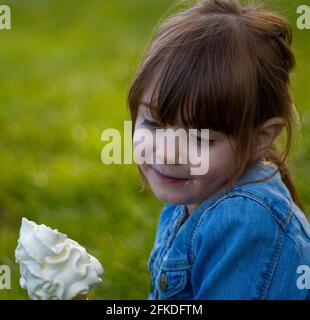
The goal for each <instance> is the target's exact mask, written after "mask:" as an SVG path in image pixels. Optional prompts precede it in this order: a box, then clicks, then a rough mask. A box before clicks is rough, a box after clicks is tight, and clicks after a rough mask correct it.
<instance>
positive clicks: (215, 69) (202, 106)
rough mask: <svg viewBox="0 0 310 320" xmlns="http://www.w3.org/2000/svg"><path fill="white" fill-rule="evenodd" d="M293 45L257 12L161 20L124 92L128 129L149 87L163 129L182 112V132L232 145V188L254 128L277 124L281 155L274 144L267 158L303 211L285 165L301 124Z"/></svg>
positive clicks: (218, 6)
mask: <svg viewBox="0 0 310 320" xmlns="http://www.w3.org/2000/svg"><path fill="white" fill-rule="evenodd" d="M291 42H292V30H291V27H290V25H289V24H288V22H287V21H286V20H285V19H284V18H283V17H281V16H279V15H278V14H275V13H272V12H271V11H269V10H266V9H264V8H262V6H261V5H258V4H248V5H247V6H241V5H240V4H239V2H238V1H233V0H226V1H225V0H201V1H198V3H197V4H196V5H195V6H192V7H190V8H188V9H187V10H185V11H182V12H179V13H177V14H175V15H173V16H171V17H169V18H168V19H167V20H165V21H164V23H162V24H161V25H160V26H159V28H158V30H157V31H156V33H155V34H154V35H153V37H152V42H151V45H150V47H149V48H148V50H147V52H146V54H145V57H144V59H143V61H142V63H141V65H140V67H139V69H138V71H137V73H136V75H135V77H134V79H133V82H132V84H131V87H130V89H129V94H128V105H129V109H130V113H131V118H132V121H133V127H134V123H135V120H136V118H137V112H138V108H139V105H140V104H141V98H142V95H143V94H144V93H145V91H146V89H147V88H148V86H149V85H151V83H152V84H153V86H154V90H153V94H152V97H151V106H154V108H151V112H152V114H153V116H154V118H155V119H157V120H158V121H159V122H160V123H161V124H173V123H174V121H175V120H176V116H177V114H178V112H180V115H181V119H182V122H183V123H184V126H185V127H193V128H197V129H203V128H209V129H212V130H215V131H220V132H223V133H225V134H226V135H227V136H231V137H233V138H234V139H235V140H236V141H237V146H238V147H237V148H238V150H236V158H237V161H236V162H237V165H236V170H235V175H234V176H233V177H232V179H231V181H230V182H229V183H230V184H231V183H232V182H233V181H236V179H237V178H238V177H240V176H241V175H242V174H243V173H244V172H245V171H246V170H247V169H248V168H249V167H250V166H251V165H252V164H253V159H254V158H253V157H254V146H255V139H256V135H255V134H256V129H257V128H259V126H260V125H262V124H263V123H264V122H265V121H266V120H267V119H270V118H272V117H282V118H283V119H284V121H285V128H286V132H287V134H286V146H285V150H284V152H283V153H280V152H278V151H277V149H276V146H275V145H274V144H273V145H272V146H271V148H270V149H269V150H267V152H266V154H265V156H264V158H265V159H267V160H269V161H272V162H273V163H275V164H276V165H277V167H278V170H279V172H280V173H281V177H282V180H283V181H284V183H285V184H286V186H287V187H288V189H289V191H290V193H291V195H292V198H293V200H294V201H295V202H296V203H297V204H298V205H299V206H300V207H302V204H301V202H300V200H299V198H298V195H297V192H296V190H295V187H294V185H293V183H292V179H291V175H290V173H289V170H288V168H287V164H286V158H287V156H288V152H289V149H290V145H291V137H292V126H293V123H294V121H295V120H298V115H297V112H296V110H295V107H294V103H293V101H292V97H291V95H290V92H289V82H290V80H289V73H290V71H291V70H292V69H293V67H294V65H295V58H294V54H293V52H292V50H291V47H290V46H291ZM139 170H140V168H139ZM278 170H277V171H278ZM277 171H276V172H277ZM276 172H274V173H273V175H274V174H275V173H276ZM140 173H141V175H142V180H143V182H145V178H144V176H143V174H142V171H141V170H140ZM268 178H269V177H268Z"/></svg>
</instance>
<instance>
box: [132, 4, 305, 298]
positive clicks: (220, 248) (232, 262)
mask: <svg viewBox="0 0 310 320" xmlns="http://www.w3.org/2000/svg"><path fill="white" fill-rule="evenodd" d="M291 41H292V35H291V28H290V26H289V24H288V23H287V22H286V21H285V20H284V19H283V18H282V17H280V16H278V15H276V14H274V13H272V12H270V11H267V10H265V9H263V8H261V7H260V6H256V5H249V6H241V5H240V4H238V3H237V2H236V1H227V0H226V1H224V0H202V1H200V2H198V3H197V5H196V6H193V7H191V8H189V9H187V10H186V11H183V12H180V13H178V14H176V15H175V16H173V17H171V18H169V19H168V20H167V21H166V22H164V23H163V24H162V25H161V26H160V28H159V30H158V31H157V33H156V34H155V36H154V37H153V39H152V43H151V46H150V48H149V50H148V51H147V53H146V55H145V58H144V60H143V62H142V64H141V66H140V68H139V70H138V72H137V74H136V76H135V79H134V81H133V83H132V85H131V88H130V91H129V96H128V104H129V108H130V112H131V116H132V121H133V122H134V129H135V130H137V129H139V128H147V129H149V130H151V132H153V133H154V135H155V131H156V129H159V128H164V129H167V128H172V129H177V128H185V129H189V128H196V129H199V130H200V129H204V128H206V129H209V130H210V131H209V139H210V140H209V142H208V143H209V170H208V172H207V173H206V174H203V175H191V174H190V164H181V163H176V164H170V163H169V164H168V163H167V162H168V161H167V160H168V158H169V156H170V155H169V151H171V150H165V149H164V150H165V152H164V153H160V152H157V151H158V150H157V149H158V145H157V144H156V143H155V144H154V146H152V147H150V149H149V150H148V149H146V150H145V153H146V154H147V153H151V152H154V153H155V154H156V157H160V158H161V159H164V160H165V162H164V163H161V164H158V163H154V164H148V163H144V164H141V165H139V170H140V173H141V176H142V178H143V181H144V182H148V183H149V185H150V186H151V188H152V190H153V192H154V194H155V195H156V196H157V197H158V198H159V199H160V200H162V201H164V202H165V205H164V207H163V210H162V212H161V214H160V217H159V221H158V228H157V232H156V237H155V242H154V247H153V250H152V252H151V254H150V257H149V269H150V273H151V292H150V294H149V296H148V299H310V293H309V291H310V290H309V289H310V271H309V270H310V227H309V224H308V222H307V219H306V217H305V215H304V213H303V212H302V204H301V202H300V200H299V198H298V196H297V193H296V190H295V188H294V185H293V183H292V180H291V177H290V173H289V171H288V168H287V166H286V165H285V163H284V161H285V158H286V157H287V154H288V150H289V146H290V141H291V131H292V126H293V123H294V121H296V120H297V119H298V117H297V113H296V111H295V108H294V104H293V101H292V100H293V99H292V97H291V95H290V92H289V73H290V71H291V70H292V68H293V66H294V62H295V61H294V55H293V53H292V51H291V48H290V45H291ZM282 129H286V132H287V135H286V136H287V145H286V149H285V152H284V154H280V153H278V151H277V149H276V147H275V140H276V138H277V137H278V136H279V134H280V132H281V131H282ZM196 138H197V142H198V143H199V144H200V146H201V145H202V144H203V143H206V141H203V139H201V137H199V135H197V136H196ZM166 149H167V148H166ZM161 150H162V148H161ZM175 152H176V153H178V149H177V148H176V150H175ZM170 153H171V152H170Z"/></svg>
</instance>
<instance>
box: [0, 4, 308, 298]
mask: <svg viewBox="0 0 310 320" xmlns="http://www.w3.org/2000/svg"><path fill="white" fill-rule="evenodd" d="M264 2H265V4H266V6H267V7H269V8H272V9H275V10H277V11H278V12H280V13H281V14H283V15H284V16H285V17H286V18H287V19H288V20H289V21H290V23H291V24H292V26H293V27H294V43H293V46H294V50H295V54H296V57H297V67H296V69H295V71H294V72H293V74H292V91H293V95H294V98H295V102H296V105H297V108H298V110H299V111H300V114H301V117H302V121H303V127H302V129H301V130H300V131H299V132H298V133H297V135H296V140H295V143H294V146H293V149H292V153H291V157H290V163H291V166H292V169H293V172H294V175H295V181H296V184H297V188H298V190H299V192H300V194H301V197H302V200H303V202H304V203H305V206H306V211H307V212H309V209H310V184H309V172H310V143H309V141H310V108H309V100H310V90H309V89H310V87H309V79H310V67H309V57H310V30H297V29H296V27H295V26H296V19H297V14H296V8H297V5H300V4H304V2H305V1H300V2H299V1H291V0H286V1H284V0H279V1H264ZM1 4H7V5H9V6H10V7H11V10H12V30H5V31H0V265H2V264H5V265H8V266H10V268H11V270H12V289H11V290H0V299H27V294H26V292H25V291H24V290H22V289H21V288H20V287H19V270H18V265H16V264H15V259H14V250H15V247H16V244H17V239H18V232H19V227H20V222H21V218H22V217H23V216H25V217H27V218H28V219H30V220H34V221H36V222H37V223H44V224H46V225H48V226H50V227H52V228H57V229H59V230H60V231H61V232H64V233H66V234H68V236H69V237H70V238H73V239H74V240H76V241H78V242H79V243H80V244H81V245H83V246H85V247H86V249H87V250H88V251H89V252H90V253H91V254H93V255H94V256H96V257H97V258H98V259H99V260H100V261H101V263H102V264H103V267H104V270H105V273H104V277H103V279H104V282H103V284H102V285H101V286H99V287H97V288H96V289H95V290H93V291H92V293H91V297H92V298H95V297H96V299H146V297H147V295H148V292H149V281H150V280H149V273H148V268H147V260H148V256H149V253H150V251H151V249H152V246H153V241H154V236H155V228H156V223H157V219H158V216H159V213H160V210H161V208H162V206H163V203H161V202H160V201H159V200H157V199H156V198H155V197H154V196H153V195H152V193H151V192H150V190H145V191H143V192H141V190H140V189H141V185H140V179H139V175H138V171H137V168H136V165H135V164H133V165H110V166H107V165H104V164H102V162H101V158H100V152H101V149H102V147H103V146H104V144H103V142H101V133H102V131H103V130H104V129H106V128H118V129H120V130H122V128H123V121H124V120H129V114H128V112H127V109H126V94H127V90H128V87H129V84H130V80H131V78H132V76H133V74H134V72H135V70H136V67H137V65H138V63H139V61H140V59H141V57H142V54H143V50H144V49H145V47H146V45H147V43H148V41H149V39H150V36H151V33H152V30H153V28H154V26H155V25H156V24H157V22H158V20H159V19H160V18H161V17H162V16H163V15H164V16H166V15H167V14H168V13H171V10H173V9H171V8H172V5H173V4H174V1H172V0H114V1H109V0H107V1H102V0H89V1H77V0H66V1H60V0H37V1H36V0H18V1H10V0H6V1H1ZM169 10H170V11H169Z"/></svg>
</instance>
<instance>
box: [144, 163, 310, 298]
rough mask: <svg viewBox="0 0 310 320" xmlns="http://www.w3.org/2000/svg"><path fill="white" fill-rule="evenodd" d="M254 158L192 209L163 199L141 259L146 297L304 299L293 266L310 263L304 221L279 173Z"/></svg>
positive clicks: (309, 234)
mask: <svg viewBox="0 0 310 320" xmlns="http://www.w3.org/2000/svg"><path fill="white" fill-rule="evenodd" d="M274 170H276V167H275V166H274V165H273V164H266V163H263V162H257V163H256V165H255V166H253V167H252V168H251V169H250V170H248V171H247V173H246V174H245V175H244V176H243V177H242V178H241V179H240V180H238V182H237V183H236V184H235V186H234V187H233V188H232V189H230V190H225V191H223V192H220V193H217V194H216V195H214V196H211V197H208V198H207V199H205V200H204V201H203V202H202V203H201V204H200V205H199V206H198V207H197V208H196V209H195V210H194V211H193V212H192V213H190V214H188V212H187V210H186V206H185V205H173V204H169V203H166V204H165V205H164V207H163V209H162V212H161V213H160V216H159V219H158V224H157V230H156V235H155V241H154V246H153V248H152V250H151V253H150V256H149V259H148V268H149V271H150V283H151V291H150V293H149V295H148V297H147V299H148V300H155V299H156V300H188V299H189V300H196V299H210V300H211V299H218V300H222V299H237V300H239V299H242V300H243V299H246V300H249V299H256V300H257V299H259V300H262V299H267V300H269V299H281V300H282V299H301V300H304V299H310V293H309V292H310V290H309V289H307V288H304V289H300V288H298V286H297V279H298V277H300V274H298V273H297V268H298V266H300V265H306V266H309V267H310V225H309V223H308V221H307V218H306V217H305V214H304V213H303V212H302V211H301V210H300V208H299V207H298V206H297V205H296V204H295V203H294V202H293V200H292V198H291V196H290V193H289V191H288V189H287V188H286V186H285V184H284V183H283V182H282V180H281V176H280V174H279V173H277V174H275V175H274V176H273V177H272V178H270V179H268V180H267V181H265V182H256V183H251V184H243V183H245V182H250V181H253V180H257V179H260V178H264V177H266V176H268V175H270V174H272V172H274Z"/></svg>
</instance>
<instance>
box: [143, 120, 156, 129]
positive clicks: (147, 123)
mask: <svg viewBox="0 0 310 320" xmlns="http://www.w3.org/2000/svg"><path fill="white" fill-rule="evenodd" d="M142 124H143V125H145V126H148V127H152V128H160V124H159V123H157V122H155V121H152V120H149V119H147V118H144V120H143V122H142Z"/></svg>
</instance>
